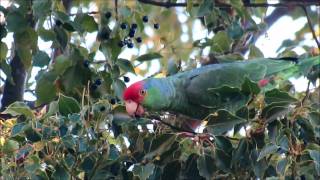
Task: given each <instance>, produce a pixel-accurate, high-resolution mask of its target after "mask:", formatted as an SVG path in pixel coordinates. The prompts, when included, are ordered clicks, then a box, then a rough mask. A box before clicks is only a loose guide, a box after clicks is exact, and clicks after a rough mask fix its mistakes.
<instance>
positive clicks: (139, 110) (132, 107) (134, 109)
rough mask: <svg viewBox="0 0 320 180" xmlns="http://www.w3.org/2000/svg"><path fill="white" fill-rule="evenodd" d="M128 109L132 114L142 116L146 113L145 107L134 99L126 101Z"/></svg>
mask: <svg viewBox="0 0 320 180" xmlns="http://www.w3.org/2000/svg"><path fill="white" fill-rule="evenodd" d="M125 105H126V111H127V113H128V114H129V115H130V116H135V117H136V116H138V117H139V116H142V115H143V114H144V109H143V107H142V106H141V105H140V104H138V103H136V102H135V101H132V100H127V101H125Z"/></svg>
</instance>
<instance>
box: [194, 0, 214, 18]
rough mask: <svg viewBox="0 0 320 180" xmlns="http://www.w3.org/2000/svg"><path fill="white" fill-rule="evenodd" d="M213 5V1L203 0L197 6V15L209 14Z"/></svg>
mask: <svg viewBox="0 0 320 180" xmlns="http://www.w3.org/2000/svg"><path fill="white" fill-rule="evenodd" d="M213 6H214V1H212V0H204V1H203V2H202V4H201V5H200V7H199V10H198V16H199V17H202V16H206V15H209V14H210V13H211V12H212V10H213Z"/></svg>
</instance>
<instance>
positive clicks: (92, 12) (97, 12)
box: [69, 11, 100, 16]
mask: <svg viewBox="0 0 320 180" xmlns="http://www.w3.org/2000/svg"><path fill="white" fill-rule="evenodd" d="M99 13H100V12H99V11H90V12H82V13H70V14H69V16H75V15H78V14H99Z"/></svg>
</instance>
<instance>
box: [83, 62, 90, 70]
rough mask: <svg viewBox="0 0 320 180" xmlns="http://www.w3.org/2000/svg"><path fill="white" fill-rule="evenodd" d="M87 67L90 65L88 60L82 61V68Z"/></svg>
mask: <svg viewBox="0 0 320 180" xmlns="http://www.w3.org/2000/svg"><path fill="white" fill-rule="evenodd" d="M89 65H90V62H89V61H88V60H84V61H83V66H84V67H86V68H88V67H89Z"/></svg>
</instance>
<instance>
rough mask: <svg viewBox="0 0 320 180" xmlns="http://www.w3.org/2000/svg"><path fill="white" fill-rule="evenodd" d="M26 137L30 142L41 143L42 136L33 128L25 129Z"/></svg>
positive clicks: (27, 127)
mask: <svg viewBox="0 0 320 180" xmlns="http://www.w3.org/2000/svg"><path fill="white" fill-rule="evenodd" d="M24 134H25V137H26V138H27V139H28V141H30V142H38V141H41V138H42V135H41V134H40V133H39V132H38V131H37V130H36V129H34V128H33V127H31V126H29V125H27V126H26V127H25V129H24Z"/></svg>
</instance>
